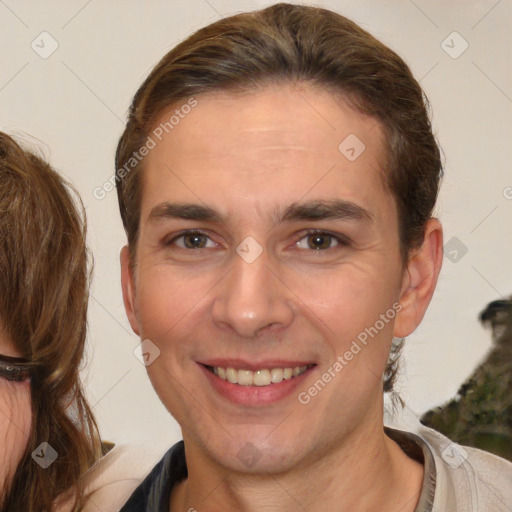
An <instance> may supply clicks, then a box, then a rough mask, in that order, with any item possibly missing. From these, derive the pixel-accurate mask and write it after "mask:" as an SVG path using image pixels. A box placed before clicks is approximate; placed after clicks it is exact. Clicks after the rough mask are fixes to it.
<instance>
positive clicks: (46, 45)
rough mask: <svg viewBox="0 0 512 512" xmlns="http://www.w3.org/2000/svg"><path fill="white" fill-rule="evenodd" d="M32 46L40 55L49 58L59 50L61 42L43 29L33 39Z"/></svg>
mask: <svg viewBox="0 0 512 512" xmlns="http://www.w3.org/2000/svg"><path fill="white" fill-rule="evenodd" d="M30 46H31V47H32V50H34V51H35V52H36V53H37V54H38V55H39V57H41V58H42V59H47V58H48V57H50V56H51V55H52V54H53V53H54V52H55V51H56V50H57V48H58V47H59V43H58V42H57V40H56V39H55V38H54V37H53V36H52V35H51V34H49V33H48V32H46V31H43V32H41V33H40V34H39V35H38V36H37V37H36V38H35V39H34V40H33V41H32V43H31V44H30Z"/></svg>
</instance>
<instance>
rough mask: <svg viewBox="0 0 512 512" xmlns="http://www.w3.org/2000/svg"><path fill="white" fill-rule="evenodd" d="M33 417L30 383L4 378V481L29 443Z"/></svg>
mask: <svg viewBox="0 0 512 512" xmlns="http://www.w3.org/2000/svg"><path fill="white" fill-rule="evenodd" d="M31 421H32V412H31V406H30V385H29V384H28V383H25V382H22V383H19V382H6V381H4V380H3V379H0V442H1V443H2V445H3V446H2V450H0V472H1V473H0V474H1V481H2V482H3V483H4V484H5V482H6V481H8V480H9V479H11V478H12V476H13V475H14V472H15V471H16V468H17V466H18V464H19V462H20V459H21V457H22V455H23V453H24V451H25V449H26V447H27V442H28V439H29V436H30V428H31Z"/></svg>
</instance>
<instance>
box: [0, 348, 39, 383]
mask: <svg viewBox="0 0 512 512" xmlns="http://www.w3.org/2000/svg"><path fill="white" fill-rule="evenodd" d="M36 366H37V363H34V362H33V361H30V360H29V359H24V358H22V357H10V356H4V355H3V354H0V377H1V378H3V379H6V380H9V381H11V382H22V381H24V380H28V379H30V377H32V374H33V371H34V369H35V368H36Z"/></svg>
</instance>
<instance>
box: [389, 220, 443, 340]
mask: <svg viewBox="0 0 512 512" xmlns="http://www.w3.org/2000/svg"><path fill="white" fill-rule="evenodd" d="M442 263H443V228H442V226H441V223H440V222H439V221H438V220H437V219H429V220H428V221H427V225H426V227H425V236H424V239H423V245H422V246H421V247H420V248H419V249H417V250H416V251H414V252H413V253H412V255H411V256H410V258H409V261H408V262H407V267H406V269H405V270H404V275H403V280H402V288H401V291H400V299H399V302H400V304H401V305H402V309H401V310H400V312H399V313H398V315H397V317H396V320H395V325H394V331H393V335H394V336H395V337H397V338H404V337H406V336H408V335H409V334H411V333H412V332H413V331H414V330H415V329H416V327H418V325H419V324H420V322H421V321H422V319H423V317H424V315H425V312H426V311H427V307H428V305H429V303H430V299H431V298H432V295H433V294H434V290H435V288H436V284H437V278H438V276H439V272H440V270H441V265H442Z"/></svg>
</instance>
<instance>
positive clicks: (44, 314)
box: [0, 132, 101, 512]
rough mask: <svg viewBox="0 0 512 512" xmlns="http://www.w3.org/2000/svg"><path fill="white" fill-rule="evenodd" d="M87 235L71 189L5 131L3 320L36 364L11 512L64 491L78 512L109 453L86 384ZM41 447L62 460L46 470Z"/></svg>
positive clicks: (33, 511) (1, 144)
mask: <svg viewBox="0 0 512 512" xmlns="http://www.w3.org/2000/svg"><path fill="white" fill-rule="evenodd" d="M70 192H72V193H73V195H74V196H75V199H76V202H74V201H73V200H72V198H71V196H70ZM78 207H79V209H78ZM85 234H86V223H85V213H84V208H83V205H82V203H81V201H80V198H79V196H78V194H77V193H76V191H75V190H74V189H73V188H72V186H71V185H70V184H69V183H67V182H65V181H64V180H63V179H62V178H61V177H60V176H59V175H58V174H57V173H56V172H55V171H53V170H52V168H51V167H50V166H49V164H47V163H46V162H45V161H44V160H43V159H42V158H40V157H38V156H37V155H36V154H34V153H32V152H30V151H27V150H24V149H22V147H21V146H20V145H19V144H18V143H17V142H15V141H14V140H13V139H12V138H11V137H9V136H8V135H6V134H5V133H1V132H0V289H1V290H2V292H1V293H0V318H1V319H2V324H3V327H4V330H5V332H6V334H7V335H8V336H9V337H10V339H11V340H12V342H13V343H14V345H15V346H16V347H17V348H18V350H20V351H21V353H22V354H23V356H24V357H26V358H28V359H30V360H31V361H33V362H34V363H36V365H37V367H36V369H35V370H34V374H33V376H32V379H31V402H32V426H31V432H30V436H29V440H28V445H27V447H26V450H25V453H24V455H23V457H22V459H21V461H20V463H19V465H18V468H17V470H16V473H15V474H14V477H13V479H12V482H11V483H10V485H9V486H8V488H7V489H6V490H5V491H6V495H5V499H4V501H3V505H2V510H5V511H19V512H21V511H23V512H41V511H43V510H44V511H51V510H54V503H55V499H56V498H57V497H58V496H59V495H61V494H62V493H64V492H66V491H67V492H68V493H71V494H72V495H74V499H75V503H74V510H78V509H79V508H80V506H81V503H82V499H83V498H82V491H81V489H80V485H79V480H80V477H81V476H82V475H83V474H84V473H85V471H86V470H87V469H88V468H89V467H90V466H91V464H92V463H93V462H94V461H95V460H96V459H97V458H98V457H99V456H100V454H101V452H100V450H101V448H100V438H99V433H98V428H97V425H96V421H95V419H94V416H93V413H92V411H91V409H90V407H89V405H88V404H87V402H86V400H85V397H84V393H83V389H82V386H81V383H80V380H79V369H80V364H81V362H82V357H83V353H84V344H85V339H86V330H87V302H88V289H89V281H90V273H89V270H88V261H89V255H88V251H87V247H86V244H85ZM42 442H47V443H48V444H49V445H50V446H51V447H52V448H53V450H55V452H57V454H58V456H57V459H56V460H55V461H54V462H53V463H52V464H51V465H50V466H49V467H47V468H46V469H43V468H42V467H41V466H40V465H38V464H37V463H36V462H35V461H34V459H33V458H32V456H31V454H32V452H33V451H34V450H35V449H36V448H37V447H38V446H39V445H40V444H41V443H42ZM77 483H78V485H77V486H75V485H76V484H77Z"/></svg>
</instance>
